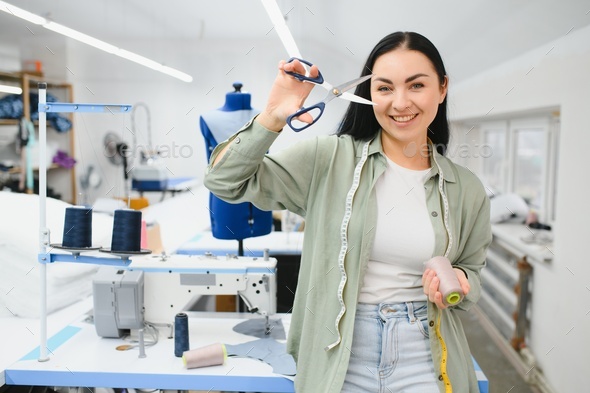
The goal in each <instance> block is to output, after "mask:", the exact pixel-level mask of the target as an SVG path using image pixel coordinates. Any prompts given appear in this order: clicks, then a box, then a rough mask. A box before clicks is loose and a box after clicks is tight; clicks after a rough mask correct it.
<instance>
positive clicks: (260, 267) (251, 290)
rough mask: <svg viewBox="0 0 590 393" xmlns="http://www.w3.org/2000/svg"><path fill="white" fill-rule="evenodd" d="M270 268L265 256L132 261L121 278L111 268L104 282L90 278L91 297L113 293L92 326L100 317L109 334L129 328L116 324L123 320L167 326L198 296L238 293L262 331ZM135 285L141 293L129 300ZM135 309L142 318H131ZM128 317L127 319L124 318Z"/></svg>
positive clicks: (271, 285)
mask: <svg viewBox="0 0 590 393" xmlns="http://www.w3.org/2000/svg"><path fill="white" fill-rule="evenodd" d="M276 264H277V260H276V259H275V258H269V257H268V254H267V253H265V256H264V257H258V258H256V257H237V256H223V257H220V256H215V255H212V254H205V255H169V256H167V255H154V256H151V255H147V256H141V257H137V258H132V262H131V264H130V265H129V266H128V267H127V268H126V271H127V272H126V273H125V274H121V271H120V270H116V269H115V270H113V271H112V273H110V274H111V276H110V278H109V277H105V276H104V275H103V276H102V277H101V279H100V280H98V279H95V283H94V293H95V296H97V294H98V293H109V292H112V293H114V296H113V298H114V300H113V301H112V302H110V301H109V302H106V303H105V302H103V306H102V307H101V310H96V309H95V319H96V318H100V319H101V320H99V321H95V322H96V323H98V325H100V324H101V323H102V322H103V319H104V320H107V322H108V324H110V325H111V331H113V330H114V331H117V329H121V328H123V329H124V328H129V327H130V328H134V327H133V326H134V325H133V324H131V325H127V326H119V325H120V324H121V322H119V321H125V320H127V321H128V320H132V321H137V320H138V319H141V320H142V321H143V320H145V321H146V322H151V323H167V324H171V323H173V322H174V316H175V315H176V314H177V313H179V312H181V311H183V310H187V309H190V307H191V305H192V304H194V303H195V302H196V300H198V299H196V296H198V295H234V294H235V295H240V297H241V298H242V300H243V301H244V303H245V305H246V307H247V309H248V311H250V312H252V313H257V314H259V315H261V316H263V317H265V319H266V320H265V331H266V332H268V331H269V329H270V323H269V316H270V315H273V314H275V313H276V293H277V288H276ZM138 272H143V274H142V277H141V282H140V281H138V278H137V277H136V276H137V273H138ZM136 282H137V283H138V284H136V286H138V287H140V286H141V287H143V288H140V289H139V292H142V293H141V295H133V296H129V294H136V293H137V292H138V290H130V289H129V287H132V286H133V285H134V283H136ZM105 287H107V288H105ZM100 288H102V292H99V290H100ZM122 288H125V291H123V290H122ZM119 292H121V293H120V295H118V293H119ZM102 298H104V296H102ZM138 302H143V305H141V304H137V303H138ZM107 303H108V304H107ZM96 304H97V302H96V301H95V306H96ZM105 308H106V310H105ZM137 310H141V311H142V312H143V315H137V314H138V313H137ZM129 313H131V314H133V315H131V316H129V315H127V314H129ZM113 324H114V325H116V326H112V325H113ZM98 325H97V326H98ZM99 335H100V333H99ZM111 337H112V336H111Z"/></svg>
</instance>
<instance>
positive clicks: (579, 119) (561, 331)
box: [449, 28, 590, 392]
mask: <svg viewBox="0 0 590 393" xmlns="http://www.w3.org/2000/svg"><path fill="white" fill-rule="evenodd" d="M589 69H590V28H584V29H581V30H575V29H574V30H573V31H572V32H571V33H569V34H567V35H566V36H564V37H563V38H561V39H559V40H556V41H554V42H552V43H550V44H548V45H545V46H543V47H541V48H538V49H536V50H534V51H531V52H529V53H525V54H523V55H522V56H519V57H518V58H515V59H513V60H511V61H510V62H507V63H504V64H503V65H501V66H499V67H496V68H494V69H491V70H489V71H486V72H482V73H481V74H479V75H477V76H476V77H474V78H471V79H469V80H466V81H464V82H462V83H460V84H458V85H456V86H452V85H451V88H450V93H449V94H450V97H451V98H450V99H451V102H450V103H451V107H450V110H451V115H452V118H453V120H458V121H459V120H467V119H470V118H482V117H483V118H485V117H486V116H490V117H492V116H494V115H499V114H513V113H519V112H525V111H530V110H534V109H537V108H550V107H559V108H560V110H561V134H560V148H559V150H560V151H559V164H558V175H557V176H558V190H557V223H556V225H555V226H554V227H555V241H554V245H553V249H552V251H553V253H554V254H555V258H554V260H553V262H552V264H551V265H549V266H541V265H535V266H534V290H533V307H532V311H531V315H532V326H531V342H530V347H531V349H532V351H533V352H534V354H535V355H536V357H537V360H538V363H539V367H540V368H541V369H542V370H543V372H544V374H545V375H546V377H547V378H548V380H549V382H550V384H551V385H552V386H553V387H554V388H555V390H556V391H558V392H582V391H587V390H588V381H587V375H586V373H587V371H588V353H590V336H589V334H588V332H589V331H590V283H589V281H588V277H590V263H588V261H587V259H588V257H587V254H588V251H587V250H588V247H587V245H588V240H589V235H590V229H589V223H590V214H589V213H588V209H587V208H586V204H587V198H588V195H590V185H589V182H588V180H587V179H586V177H587V176H585V171H584V170H583V167H584V165H585V161H586V159H587V158H586V157H587V156H588V152H587V151H588V146H590V120H589V117H588V114H589V109H590V73H589V72H588V70H589Z"/></svg>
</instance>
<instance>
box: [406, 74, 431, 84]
mask: <svg viewBox="0 0 590 393" xmlns="http://www.w3.org/2000/svg"><path fill="white" fill-rule="evenodd" d="M421 76H426V77H428V75H426V74H416V75H412V76H410V77H408V78H406V83H408V82H411V81H413V80H414V79H418V78H420V77H421Z"/></svg>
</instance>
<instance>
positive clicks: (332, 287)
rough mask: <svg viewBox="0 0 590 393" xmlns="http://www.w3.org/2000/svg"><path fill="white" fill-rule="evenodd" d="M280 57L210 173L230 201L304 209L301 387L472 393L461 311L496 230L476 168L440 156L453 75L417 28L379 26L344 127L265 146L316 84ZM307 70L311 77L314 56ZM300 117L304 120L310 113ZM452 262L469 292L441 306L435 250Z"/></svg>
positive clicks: (476, 288) (298, 349)
mask: <svg viewBox="0 0 590 393" xmlns="http://www.w3.org/2000/svg"><path fill="white" fill-rule="evenodd" d="M284 71H297V72H299V73H303V72H304V70H303V68H302V66H301V64H300V63H299V62H297V61H295V62H292V63H285V62H284V61H283V62H281V63H280V64H279V72H278V75H277V77H276V80H275V83H274V85H273V87H272V89H271V93H270V96H269V99H268V103H267V106H266V108H265V110H264V111H263V112H262V113H261V114H260V115H258V117H256V118H255V119H253V120H252V121H250V122H249V123H248V124H246V126H245V127H244V128H242V130H240V131H239V132H238V133H237V134H236V135H234V136H233V137H231V138H230V139H229V140H228V141H226V142H225V143H223V144H221V145H220V146H218V148H217V150H216V151H215V152H214V153H213V155H212V158H211V159H212V161H211V164H210V166H209V167H208V169H207V174H206V177H205V185H206V186H207V187H208V188H209V189H210V190H211V191H212V192H213V193H215V194H216V195H218V196H219V197H221V198H223V199H226V200H228V201H234V202H241V201H252V202H253V203H254V204H255V205H257V206H258V207H260V208H261V209H267V210H271V209H273V210H275V209H276V210H280V209H288V210H290V211H292V212H295V213H297V214H299V215H301V216H304V217H305V219H306V222H305V242H304V245H303V250H302V256H301V269H300V273H299V282H298V288H297V293H296V295H295V303H294V307H293V315H292V320H291V326H290V330H289V339H288V351H289V352H290V353H291V354H292V355H293V356H294V358H295V360H296V362H297V378H296V381H295V386H296V390H297V391H298V392H305V393H307V392H340V391H343V392H378V391H379V392H402V391H403V392H439V391H440V392H451V391H454V392H459V393H464V392H477V391H478V387H477V380H476V377H475V372H474V369H473V364H472V360H471V355H470V351H469V347H468V344H467V340H466V338H465V335H464V333H463V329H462V327H461V322H460V320H459V318H458V316H457V314H456V309H462V310H467V309H469V307H471V306H472V305H473V304H474V303H475V302H476V301H477V300H478V298H479V296H480V289H481V286H480V278H479V277H480V276H479V272H480V270H481V268H482V267H483V266H484V265H485V253H486V249H487V247H488V245H489V243H490V241H491V230H490V223H489V201H488V199H487V197H486V194H485V191H484V189H483V186H482V185H481V183H480V182H479V180H478V179H477V178H476V177H475V176H474V175H473V174H472V173H471V172H470V171H468V170H466V169H464V168H462V167H460V166H458V165H455V164H453V163H452V162H451V161H450V160H448V159H447V158H445V157H444V156H443V154H444V153H445V150H446V147H447V144H448V139H449V129H448V121H447V117H446V95H447V89H448V78H447V76H446V72H445V69H444V65H443V62H442V59H441V58H440V55H439V53H438V51H437V50H436V48H435V47H434V45H433V44H432V43H431V42H430V41H429V40H428V39H426V38H425V37H423V36H421V35H419V34H417V33H407V32H397V33H393V34H391V35H388V36H386V37H385V38H383V39H382V40H381V41H380V42H379V43H378V44H377V45H376V46H375V48H374V49H373V51H372V52H371V54H370V55H369V57H368V59H367V62H366V64H365V67H363V72H362V74H363V75H366V74H369V73H370V74H372V75H373V76H372V78H371V82H370V83H368V82H367V83H364V84H362V85H359V86H358V87H357V89H356V92H355V94H357V95H359V96H362V97H365V98H368V99H371V100H372V101H373V102H374V103H376V104H377V105H375V106H373V107H371V106H368V105H362V104H356V103H351V104H350V106H349V108H348V110H347V112H346V114H345V116H344V121H343V122H342V125H341V127H340V129H339V132H338V135H332V136H324V137H317V138H314V139H311V140H305V141H302V142H300V143H298V144H296V145H295V146H292V147H290V148H287V149H284V150H281V151H279V152H277V153H276V154H271V155H266V154H265V152H266V151H267V150H268V149H269V147H270V146H271V144H272V142H273V141H274V140H275V139H276V137H278V135H279V133H280V131H281V129H282V128H283V127H284V126H285V119H286V118H287V116H289V115H290V114H292V113H294V112H295V111H296V110H297V109H299V108H300V107H301V106H302V104H303V102H304V101H305V98H306V97H307V96H308V94H309V92H310V91H311V88H312V87H313V86H312V85H311V84H309V83H301V82H299V81H297V80H295V79H294V78H293V77H291V76H289V75H288V74H286V73H285V72H284ZM310 73H311V75H312V76H313V75H317V68H316V67H315V66H314V67H312V68H311V71H310ZM300 120H302V121H305V122H309V121H311V118H310V117H308V116H305V115H302V116H301V117H300ZM443 255H444V256H446V257H448V258H449V260H450V261H451V262H452V264H453V267H454V268H455V269H454V271H455V273H456V276H457V278H458V280H459V282H460V284H461V287H462V290H463V292H464V293H465V297H464V299H463V301H462V302H461V303H459V304H458V305H456V306H452V307H447V306H446V305H445V304H444V303H443V300H442V295H441V293H440V291H439V290H438V287H439V281H438V278H437V277H436V276H435V274H434V272H433V271H431V270H429V269H427V270H424V269H423V263H424V262H425V261H427V260H428V259H430V258H431V257H433V256H443Z"/></svg>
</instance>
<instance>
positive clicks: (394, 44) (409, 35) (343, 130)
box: [337, 31, 449, 155]
mask: <svg viewBox="0 0 590 393" xmlns="http://www.w3.org/2000/svg"><path fill="white" fill-rule="evenodd" d="M398 48H406V49H409V50H415V51H418V52H421V53H422V54H424V55H425V56H426V57H428V59H430V61H431V62H432V65H433V66H434V69H435V70H436V73H437V75H438V79H439V82H440V83H441V84H443V83H444V81H445V76H446V75H447V72H446V71H445V66H444V64H443V61H442V58H441V56H440V53H438V50H437V49H436V47H435V46H434V44H433V43H432V42H430V40H428V38H426V37H424V36H423V35H420V34H418V33H414V32H403V31H398V32H396V33H392V34H389V35H388V36H386V37H384V38H383V39H382V40H381V41H379V43H378V44H377V45H376V46H375V47H374V48H373V51H372V52H371V54H369V57H368V58H367V62H366V63H365V66H364V67H363V70H362V72H361V76H365V75H369V74H371V73H372V70H373V66H374V65H375V61H376V60H377V58H378V57H379V56H381V55H383V54H385V53H387V52H390V51H392V50H394V49H398ZM354 93H355V94H356V95H358V96H361V97H364V98H367V99H369V100H370V99H371V84H370V83H362V84H360V85H358V86H357V88H356V90H355V92H354ZM428 128H429V132H428V138H430V140H431V141H432V143H433V144H434V146H436V149H437V151H438V152H439V153H440V154H443V155H444V154H445V152H446V150H447V146H448V144H449V121H448V119H447V97H445V99H444V101H443V102H442V104H440V105H439V106H438V112H437V113H436V116H435V118H434V120H433V121H432V123H431V124H430V126H429V127H428ZM379 129H380V125H379V123H378V122H377V119H376V118H375V113H374V112H373V108H372V107H371V106H370V105H363V104H358V103H355V102H351V103H350V105H349V106H348V109H347V110H346V113H345V114H344V119H343V120H342V123H341V124H340V127H339V128H338V133H337V134H338V135H350V136H352V137H353V138H355V139H360V140H365V141H368V140H370V139H371V138H373V137H374V136H375V135H376V134H377V133H378V132H379Z"/></svg>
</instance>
